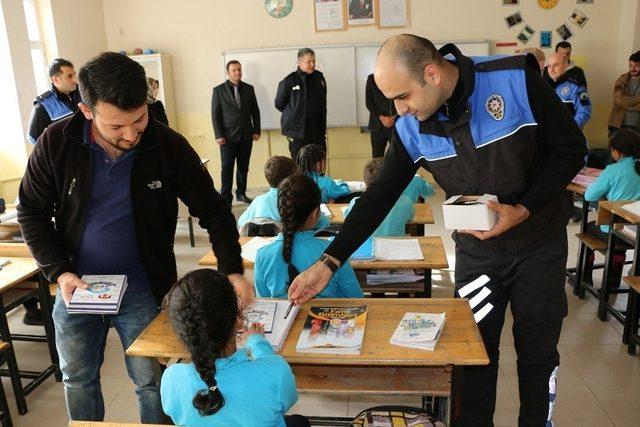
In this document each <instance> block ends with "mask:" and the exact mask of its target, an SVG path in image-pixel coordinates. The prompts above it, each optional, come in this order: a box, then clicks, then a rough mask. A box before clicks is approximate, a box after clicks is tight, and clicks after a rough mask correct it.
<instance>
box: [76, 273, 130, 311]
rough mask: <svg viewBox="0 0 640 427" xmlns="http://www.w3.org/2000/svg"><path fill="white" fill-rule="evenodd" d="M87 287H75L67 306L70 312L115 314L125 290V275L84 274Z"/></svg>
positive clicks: (83, 278) (83, 277)
mask: <svg viewBox="0 0 640 427" xmlns="http://www.w3.org/2000/svg"><path fill="white" fill-rule="evenodd" d="M82 280H83V281H85V282H87V284H88V285H89V287H88V288H87V289H80V288H76V290H75V291H74V292H73V296H72V297H71V301H70V302H69V306H68V307H67V311H68V312H69V313H70V314H80V313H81V314H117V313H118V311H119V310H120V303H121V302H122V297H123V295H124V293H125V291H126V290H127V276H124V275H122V276H120V275H84V276H82Z"/></svg>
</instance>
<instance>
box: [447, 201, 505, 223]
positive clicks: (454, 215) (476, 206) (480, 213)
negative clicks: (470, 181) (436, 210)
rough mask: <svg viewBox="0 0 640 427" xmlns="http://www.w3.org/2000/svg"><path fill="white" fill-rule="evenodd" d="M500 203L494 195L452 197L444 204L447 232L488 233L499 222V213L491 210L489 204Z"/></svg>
mask: <svg viewBox="0 0 640 427" xmlns="http://www.w3.org/2000/svg"><path fill="white" fill-rule="evenodd" d="M489 200H491V201H494V202H496V203H498V197H497V196H494V195H493V194H484V195H482V196H460V195H458V196H452V197H450V198H448V199H447V200H446V201H445V202H444V203H443V204H442V211H443V213H444V228H446V229H447V230H479V231H488V230H491V229H492V228H493V226H494V225H495V224H496V222H497V221H498V213H497V212H496V211H493V210H491V209H489V207H488V206H487V202H488V201H489Z"/></svg>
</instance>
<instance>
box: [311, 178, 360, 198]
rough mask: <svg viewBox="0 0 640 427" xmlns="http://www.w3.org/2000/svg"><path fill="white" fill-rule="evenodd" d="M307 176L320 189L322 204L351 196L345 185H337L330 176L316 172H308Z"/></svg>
mask: <svg viewBox="0 0 640 427" xmlns="http://www.w3.org/2000/svg"><path fill="white" fill-rule="evenodd" d="M307 176H308V177H309V178H311V179H313V180H314V181H315V183H316V184H318V187H319V188H320V194H321V197H322V203H328V202H329V200H335V199H337V198H338V197H341V196H346V195H347V194H351V191H350V190H349V186H348V185H347V184H344V183H342V184H337V183H336V182H335V181H334V180H333V179H332V178H331V177H330V176H325V175H322V174H319V173H317V172H310V173H308V174H307Z"/></svg>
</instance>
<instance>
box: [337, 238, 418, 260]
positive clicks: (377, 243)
mask: <svg viewBox="0 0 640 427" xmlns="http://www.w3.org/2000/svg"><path fill="white" fill-rule="evenodd" d="M349 259H351V260H353V261H373V260H381V261H412V260H422V259H424V255H423V254H422V249H421V248H420V242H418V239H382V238H377V237H369V238H368V239H367V240H365V242H364V243H363V244H362V245H361V246H360V247H359V248H358V249H357V250H356V251H355V252H354V253H353V255H351V257H350V258H349Z"/></svg>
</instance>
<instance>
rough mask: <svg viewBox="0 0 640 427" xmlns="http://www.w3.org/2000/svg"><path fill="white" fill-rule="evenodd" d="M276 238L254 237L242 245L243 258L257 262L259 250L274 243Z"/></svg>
mask: <svg viewBox="0 0 640 427" xmlns="http://www.w3.org/2000/svg"><path fill="white" fill-rule="evenodd" d="M274 240H275V237H254V238H253V239H251V240H249V241H248V242H247V243H245V244H244V245H242V254H241V255H242V258H244V259H246V260H249V261H252V262H255V261H256V254H257V253H258V249H260V248H261V247H263V246H267V245H268V244H269V243H271V242H273V241H274Z"/></svg>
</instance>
